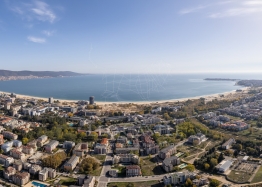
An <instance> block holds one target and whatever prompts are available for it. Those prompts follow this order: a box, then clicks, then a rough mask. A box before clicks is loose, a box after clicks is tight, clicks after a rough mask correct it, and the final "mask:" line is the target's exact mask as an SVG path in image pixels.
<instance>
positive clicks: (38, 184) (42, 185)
mask: <svg viewBox="0 0 262 187" xmlns="http://www.w3.org/2000/svg"><path fill="white" fill-rule="evenodd" d="M32 184H33V185H34V186H36V187H47V185H44V184H41V183H38V182H35V181H34V182H32Z"/></svg>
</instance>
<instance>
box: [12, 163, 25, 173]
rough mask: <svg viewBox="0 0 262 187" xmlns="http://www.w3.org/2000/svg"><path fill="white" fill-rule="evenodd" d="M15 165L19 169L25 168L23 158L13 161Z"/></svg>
mask: <svg viewBox="0 0 262 187" xmlns="http://www.w3.org/2000/svg"><path fill="white" fill-rule="evenodd" d="M13 167H14V168H15V169H16V170H17V171H21V170H22V169H23V162H22V160H15V161H14V163H13Z"/></svg>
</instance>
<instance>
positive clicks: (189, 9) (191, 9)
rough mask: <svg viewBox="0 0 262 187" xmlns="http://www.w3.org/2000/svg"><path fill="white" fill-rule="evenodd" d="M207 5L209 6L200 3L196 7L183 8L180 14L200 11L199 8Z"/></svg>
mask: <svg viewBox="0 0 262 187" xmlns="http://www.w3.org/2000/svg"><path fill="white" fill-rule="evenodd" d="M206 7H208V5H207V6H202V5H200V6H197V7H194V8H188V9H183V10H180V11H179V14H181V15H184V14H190V13H193V12H198V11H199V10H201V9H204V8H206Z"/></svg>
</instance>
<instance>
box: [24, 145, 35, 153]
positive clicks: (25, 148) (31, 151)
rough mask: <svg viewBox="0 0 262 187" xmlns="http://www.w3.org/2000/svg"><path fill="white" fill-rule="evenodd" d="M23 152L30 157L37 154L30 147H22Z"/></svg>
mask: <svg viewBox="0 0 262 187" xmlns="http://www.w3.org/2000/svg"><path fill="white" fill-rule="evenodd" d="M22 152H23V153H25V154H28V155H32V154H34V152H35V149H34V148H33V147H31V146H29V145H23V146H22Z"/></svg>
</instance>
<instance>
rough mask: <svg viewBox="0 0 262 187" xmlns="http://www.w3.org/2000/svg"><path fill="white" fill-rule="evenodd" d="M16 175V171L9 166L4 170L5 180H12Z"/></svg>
mask: <svg viewBox="0 0 262 187" xmlns="http://www.w3.org/2000/svg"><path fill="white" fill-rule="evenodd" d="M15 173H16V169H15V168H13V167H11V166H9V167H7V168H6V169H5V170H4V178H5V179H6V180H10V179H12V176H13V175H14V174H15Z"/></svg>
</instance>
